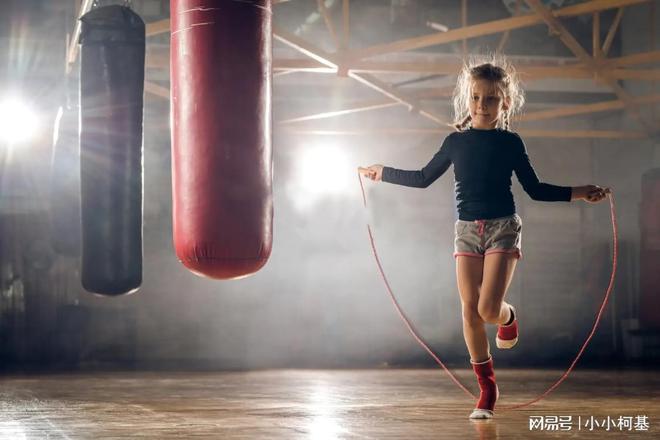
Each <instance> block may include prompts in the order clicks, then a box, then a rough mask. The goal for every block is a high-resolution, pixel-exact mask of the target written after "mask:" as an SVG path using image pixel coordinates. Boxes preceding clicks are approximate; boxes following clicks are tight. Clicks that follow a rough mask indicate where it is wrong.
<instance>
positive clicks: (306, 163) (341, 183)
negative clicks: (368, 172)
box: [299, 145, 353, 195]
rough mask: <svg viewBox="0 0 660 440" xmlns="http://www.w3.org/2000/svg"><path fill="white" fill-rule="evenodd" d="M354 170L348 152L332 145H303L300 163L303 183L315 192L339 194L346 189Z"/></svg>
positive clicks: (319, 193) (310, 190)
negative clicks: (349, 172) (348, 174)
mask: <svg viewBox="0 0 660 440" xmlns="http://www.w3.org/2000/svg"><path fill="white" fill-rule="evenodd" d="M349 170H350V171H352V170H353V169H352V168H351V166H350V164H349V163H348V159H347V157H346V154H345V153H344V152H343V151H341V150H340V149H339V148H337V147H335V146H332V145H309V146H306V147H303V151H302V155H301V158H300V163H299V172H300V174H299V176H300V180H301V183H302V184H303V185H305V186H306V187H307V189H308V190H309V192H311V193H314V194H318V195H321V194H338V193H342V192H344V191H345V190H346V188H347V186H348V183H349V180H348V179H346V177H347V171H349Z"/></svg>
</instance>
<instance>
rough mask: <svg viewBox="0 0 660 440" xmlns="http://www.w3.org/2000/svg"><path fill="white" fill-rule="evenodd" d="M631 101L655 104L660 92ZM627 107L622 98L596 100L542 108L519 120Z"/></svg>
mask: <svg viewBox="0 0 660 440" xmlns="http://www.w3.org/2000/svg"><path fill="white" fill-rule="evenodd" d="M631 102H632V103H633V104H636V105H643V104H653V103H656V102H660V94H658V95H650V96H640V97H636V98H632V99H631ZM623 108H625V104H624V102H623V101H621V100H620V99H615V100H612V101H603V102H595V103H592V104H580V105H571V106H566V107H559V108H554V109H550V110H541V111H535V112H530V113H523V114H522V115H521V116H520V117H519V118H517V120H518V121H540V120H544V119H554V118H561V117H566V116H575V115H581V114H588V113H598V112H605V111H611V110H620V109H623Z"/></svg>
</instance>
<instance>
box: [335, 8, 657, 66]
mask: <svg viewBox="0 0 660 440" xmlns="http://www.w3.org/2000/svg"><path fill="white" fill-rule="evenodd" d="M648 1H649V0H591V1H587V2H584V3H579V4H577V5H573V6H567V7H565V8H561V9H556V10H554V11H552V12H551V14H552V15H553V16H554V17H559V18H561V17H572V16H576V15H582V14H589V13H594V12H598V11H604V10H607V9H613V8H618V7H622V6H630V5H635V4H640V3H646V2H648ZM541 23H543V20H542V19H541V18H540V17H539V16H538V15H537V14H527V15H520V16H518V17H511V18H505V19H502V20H494V21H489V22H486V23H480V24H476V25H471V26H465V27H461V28H458V29H452V30H450V31H447V32H439V33H434V34H431V35H424V36H421V37H415V38H408V39H405V40H399V41H395V42H393V43H387V44H381V45H376V46H371V47H366V48H363V49H357V50H353V51H351V52H350V54H349V55H348V56H349V58H351V59H354V60H357V59H362V58H369V57H373V56H376V55H383V54H386V53H391V52H403V51H408V50H413V49H421V48H423V47H428V46H435V45H438V44H445V43H450V42H454V41H459V40H463V39H467V38H475V37H480V36H483V35H491V34H497V33H500V32H505V31H510V30H513V29H520V28H524V27H529V26H534V25H538V24H541Z"/></svg>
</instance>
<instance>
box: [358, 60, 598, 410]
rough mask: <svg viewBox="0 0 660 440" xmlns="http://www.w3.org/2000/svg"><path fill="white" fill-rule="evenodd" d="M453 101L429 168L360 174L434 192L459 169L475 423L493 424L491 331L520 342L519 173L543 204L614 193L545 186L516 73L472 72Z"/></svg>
mask: <svg viewBox="0 0 660 440" xmlns="http://www.w3.org/2000/svg"><path fill="white" fill-rule="evenodd" d="M496 64H501V65H496ZM453 99H454V112H455V124H456V125H455V127H456V129H457V130H458V131H457V132H455V133H452V134H450V135H449V136H447V137H446V138H445V140H444V142H443V143H442V146H441V147H440V150H439V151H438V152H437V153H436V154H435V155H434V156H433V158H432V159H431V161H430V162H429V163H428V164H427V165H426V166H425V167H424V168H422V169H421V170H419V171H407V170H400V169H397V168H391V167H387V166H383V165H371V166H369V167H367V168H360V169H359V171H360V173H361V174H362V175H364V176H366V177H369V178H370V179H372V180H374V181H383V182H388V183H394V184H398V185H405V186H412V187H417V188H426V187H428V186H429V185H430V184H432V183H433V182H435V181H436V180H437V179H438V178H439V177H440V176H442V175H443V174H444V173H445V171H447V169H448V168H449V166H450V165H452V164H453V165H454V180H455V194H456V204H457V208H458V220H457V221H456V224H455V240H454V248H455V249H454V257H455V258H456V280H457V285H458V291H459V293H460V296H461V305H462V316H463V335H464V338H465V343H466V345H467V349H468V351H469V354H470V363H471V364H472V368H473V370H474V372H475V374H476V376H477V381H478V383H479V389H480V394H479V400H478V402H477V406H476V408H475V409H474V410H473V411H472V413H471V414H470V418H471V419H489V418H492V417H493V411H494V409H495V402H496V401H497V398H498V395H499V391H498V389H497V384H496V382H495V373H494V370H493V357H492V356H491V353H490V345H489V343H488V339H487V336H486V329H485V324H486V323H488V324H497V326H498V329H497V337H496V339H495V343H496V345H497V347H498V348H500V349H509V348H512V347H513V346H514V345H516V342H518V321H517V313H516V310H515V308H514V307H513V306H512V305H511V304H509V303H507V302H505V301H504V296H505V295H506V291H507V288H508V287H509V284H510V283H511V279H512V277H513V273H514V269H515V267H516V263H517V261H518V259H519V258H521V257H522V251H521V230H522V220H521V218H520V216H519V215H518V214H516V208H515V204H514V201H513V194H512V193H511V175H512V173H513V172H515V173H516V176H517V178H518V181H519V182H520V183H521V184H522V187H523V189H524V190H525V192H527V194H529V195H530V197H531V198H532V199H534V200H538V201H546V202H560V201H563V202H569V201H574V200H584V201H587V202H591V203H595V202H600V201H601V200H603V199H604V198H605V197H606V193H607V192H608V191H609V189H607V188H601V187H599V186H596V185H586V186H575V187H568V186H557V185H551V184H549V183H542V182H540V181H539V178H538V177H537V175H536V173H535V171H534V168H533V167H532V165H531V164H530V161H529V157H528V156H527V151H526V148H525V145H524V143H523V141H522V139H521V138H520V136H519V135H518V134H516V133H515V132H513V131H510V130H509V123H510V120H511V119H512V116H513V115H515V114H516V113H517V112H518V111H519V110H520V109H521V107H522V104H523V102H524V98H523V94H522V90H521V89H520V86H519V83H518V80H517V78H516V75H515V72H514V70H513V69H512V68H511V67H510V66H509V65H507V64H506V63H494V62H493V63H484V64H479V65H476V66H473V67H470V66H467V65H466V66H464V68H463V70H462V72H461V74H460V75H459V78H458V83H457V85H456V90H455V92H454V98H453Z"/></svg>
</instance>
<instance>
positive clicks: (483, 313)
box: [478, 304, 500, 324]
mask: <svg viewBox="0 0 660 440" xmlns="http://www.w3.org/2000/svg"><path fill="white" fill-rule="evenodd" d="M478 311H479V316H480V317H481V319H483V320H484V321H485V322H487V323H489V324H496V323H497V321H498V320H499V318H500V306H499V305H498V306H497V307H494V306H493V305H492V304H484V305H481V304H479V307H478Z"/></svg>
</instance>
